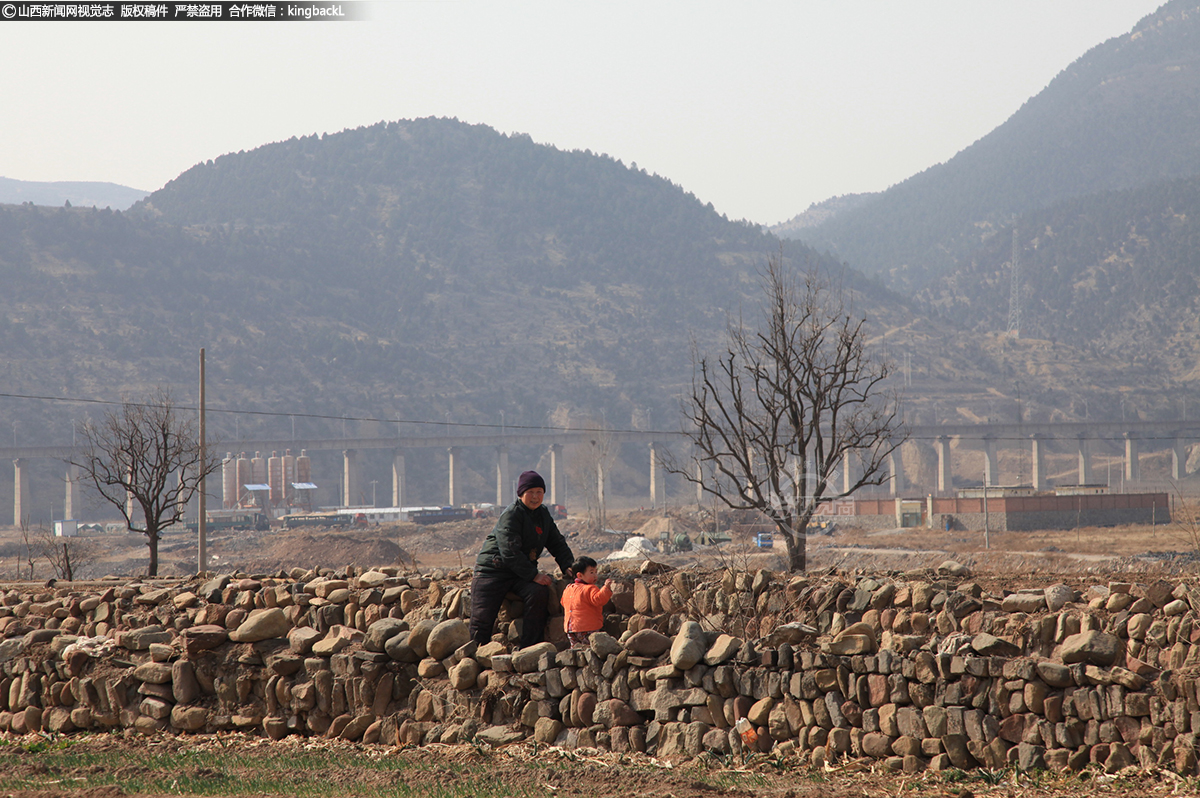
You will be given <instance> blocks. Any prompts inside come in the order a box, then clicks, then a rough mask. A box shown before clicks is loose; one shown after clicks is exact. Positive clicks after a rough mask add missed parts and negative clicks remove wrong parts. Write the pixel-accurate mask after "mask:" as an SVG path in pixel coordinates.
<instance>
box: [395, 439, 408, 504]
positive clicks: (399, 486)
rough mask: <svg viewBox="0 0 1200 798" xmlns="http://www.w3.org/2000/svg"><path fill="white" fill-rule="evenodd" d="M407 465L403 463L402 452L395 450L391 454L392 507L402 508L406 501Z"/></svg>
mask: <svg viewBox="0 0 1200 798" xmlns="http://www.w3.org/2000/svg"><path fill="white" fill-rule="evenodd" d="M406 467H407V463H405V462H404V451H403V450H401V449H397V450H396V451H394V452H392V506H393V507H403V506H404V503H405V502H406V501H408V475H407V473H406Z"/></svg>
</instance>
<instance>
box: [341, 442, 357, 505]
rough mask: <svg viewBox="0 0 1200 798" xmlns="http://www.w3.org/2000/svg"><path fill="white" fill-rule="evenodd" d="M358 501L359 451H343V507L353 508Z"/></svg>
mask: <svg viewBox="0 0 1200 798" xmlns="http://www.w3.org/2000/svg"><path fill="white" fill-rule="evenodd" d="M357 501H358V451H357V450H355V449H343V450H342V506H343V507H353V506H354V505H355V503H356V502H357Z"/></svg>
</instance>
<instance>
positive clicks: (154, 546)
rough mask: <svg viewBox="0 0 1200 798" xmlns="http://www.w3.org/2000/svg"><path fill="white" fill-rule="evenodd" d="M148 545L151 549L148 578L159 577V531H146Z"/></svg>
mask: <svg viewBox="0 0 1200 798" xmlns="http://www.w3.org/2000/svg"><path fill="white" fill-rule="evenodd" d="M146 545H147V546H149V547H150V568H149V570H148V572H147V575H148V576H158V530H157V529H148V530H146Z"/></svg>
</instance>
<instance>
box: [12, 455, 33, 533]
mask: <svg viewBox="0 0 1200 798" xmlns="http://www.w3.org/2000/svg"><path fill="white" fill-rule="evenodd" d="M30 509H31V508H30V504H29V481H28V480H27V479H26V478H25V461H24V460H22V459H21V458H20V457H18V458H17V459H15V460H13V526H20V525H21V522H22V521H23V520H25V516H26V515H27V514H28V513H29V511H30Z"/></svg>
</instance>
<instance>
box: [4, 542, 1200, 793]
mask: <svg viewBox="0 0 1200 798" xmlns="http://www.w3.org/2000/svg"><path fill="white" fill-rule="evenodd" d="M651 565H653V564H651ZM945 568H946V570H947V571H948V573H946V574H942V575H938V574H933V573H925V572H922V573H910V574H907V575H903V576H894V577H886V578H885V577H859V578H856V579H851V578H850V577H848V576H846V575H844V574H843V575H840V576H822V577H796V578H790V579H788V578H786V577H776V576H773V575H772V574H769V573H767V572H757V573H753V574H751V573H745V572H733V571H729V572H724V573H710V574H703V573H696V572H691V571H676V572H663V573H647V574H642V575H636V576H629V577H627V578H625V579H623V580H622V583H621V584H620V586H619V590H618V592H617V593H616V595H615V596H614V599H613V602H612V605H611V606H610V607H609V610H610V613H609V614H608V615H607V617H606V627H605V631H604V632H601V633H597V634H595V635H593V636H592V639H591V642H590V645H589V646H588V647H587V648H576V649H570V648H565V647H564V644H563V643H562V642H554V641H560V640H561V638H562V619H561V616H559V617H556V618H554V619H553V620H552V624H551V629H550V634H549V636H550V639H551V642H547V643H543V644H540V645H538V646H534V647H531V648H528V649H524V650H517V651H514V650H513V649H512V646H511V644H510V642H509V641H511V640H514V639H516V636H517V632H518V627H519V624H520V617H519V616H520V607H519V602H516V601H512V602H506V605H505V608H504V610H503V611H502V613H501V620H500V630H501V631H500V633H498V634H497V635H496V637H495V638H494V639H493V641H492V642H491V643H488V644H487V645H484V646H477V645H476V644H475V643H474V642H472V641H468V640H467V630H466V623H465V621H464V620H463V618H464V617H465V616H466V615H467V614H468V611H469V596H468V594H467V590H466V588H467V586H468V585H469V581H468V580H469V576H470V575H469V573H468V572H462V573H459V574H455V575H450V576H446V575H443V574H439V573H434V574H429V575H423V574H403V573H400V572H398V571H397V570H396V569H394V568H383V569H378V570H371V571H366V572H362V573H356V572H355V571H354V569H350V570H348V571H346V572H342V573H324V574H319V573H315V572H305V571H302V570H296V571H293V572H292V573H291V574H288V575H282V574H281V575H279V576H276V577H269V578H268V577H261V576H260V577H255V578H251V577H246V576H243V575H227V576H222V577H217V578H214V579H211V580H208V581H206V582H204V583H203V584H201V583H200V582H199V581H193V582H190V583H182V584H168V583H161V582H156V583H142V584H129V585H109V586H106V585H92V586H71V585H68V586H65V587H58V588H45V589H38V590H31V589H21V588H13V589H10V590H8V591H7V592H6V593H5V594H4V596H3V598H2V599H0V616H2V617H0V635H3V640H0V730H2V731H7V732H11V733H16V734H21V733H27V732H33V731H48V732H57V733H70V732H73V731H76V730H89V729H113V728H126V729H134V730H136V731H138V732H142V733H146V734H154V733H159V732H171V733H178V732H193V733H206V732H215V731H220V730H226V729H240V730H244V731H247V732H252V733H259V734H264V735H266V736H268V737H271V738H276V739H278V738H281V737H283V736H285V735H289V734H299V735H322V736H329V737H340V738H343V739H347V740H359V741H364V742H367V743H382V744H388V745H396V744H414V745H415V744H423V743H430V742H442V743H453V742H459V741H463V740H466V739H475V740H478V741H481V742H487V743H491V744H495V745H502V744H505V743H508V742H512V741H516V740H523V739H535V740H538V741H540V742H543V743H553V744H559V745H563V746H568V747H596V748H603V749H611V750H614V751H644V752H647V753H652V754H654V755H656V756H659V757H668V758H684V757H694V756H701V755H705V752H719V753H735V754H737V753H745V748H746V747H749V748H750V749H751V750H756V751H763V752H766V751H771V752H773V753H774V754H778V755H783V756H789V757H796V758H802V759H803V760H804V761H805V762H807V763H809V764H812V765H814V766H820V765H821V764H823V763H825V762H829V761H831V760H838V759H843V758H846V757H867V758H873V759H878V760H882V761H883V762H884V763H885V764H886V766H887V767H889V768H893V769H896V770H905V771H909V772H915V771H920V770H924V769H945V768H949V767H958V768H970V767H975V766H979V765H982V766H986V767H992V768H995V767H1002V766H1005V765H1007V764H1014V765H1016V766H1018V767H1021V768H1023V769H1032V768H1039V767H1051V768H1058V769H1065V768H1080V767H1083V766H1084V765H1086V764H1088V763H1093V762H1094V763H1097V764H1099V765H1101V766H1103V767H1104V768H1105V769H1106V770H1108V771H1109V772H1116V771H1118V770H1120V769H1122V768H1124V767H1127V766H1131V765H1141V766H1164V767H1169V768H1171V769H1173V770H1176V771H1178V772H1180V773H1185V774H1194V773H1195V772H1196V733H1197V732H1200V696H1198V695H1197V686H1196V680H1195V678H1194V673H1195V670H1196V666H1197V665H1198V664H1200V624H1197V623H1196V618H1197V612H1198V611H1200V589H1197V587H1196V586H1195V585H1194V584H1193V583H1191V582H1186V583H1185V582H1166V581H1156V582H1153V583H1151V584H1145V585H1135V584H1130V583H1115V582H1114V583H1108V584H1094V585H1090V586H1084V585H1077V586H1068V585H1061V584H1060V585H1052V586H1050V587H1046V588H1044V589H1036V590H1023V591H1020V592H1015V593H1013V592H1008V591H1000V592H999V593H991V592H989V591H987V590H985V589H984V588H983V587H982V586H981V584H979V583H977V582H974V581H971V579H970V577H969V576H968V575H966V574H965V570H964V569H962V568H961V566H956V565H954V564H947V565H946V566H945ZM650 570H654V568H653V567H652V568H651V569H650ZM740 718H747V719H748V721H749V723H750V724H751V727H752V728H753V730H754V734H753V735H748V737H749V736H756V739H755V740H753V741H751V742H746V741H745V740H744V739H743V736H742V735H740V734H738V733H737V732H736V731H735V730H734V728H733V727H734V725H735V723H736V722H737V721H738V720H739V719H740Z"/></svg>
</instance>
